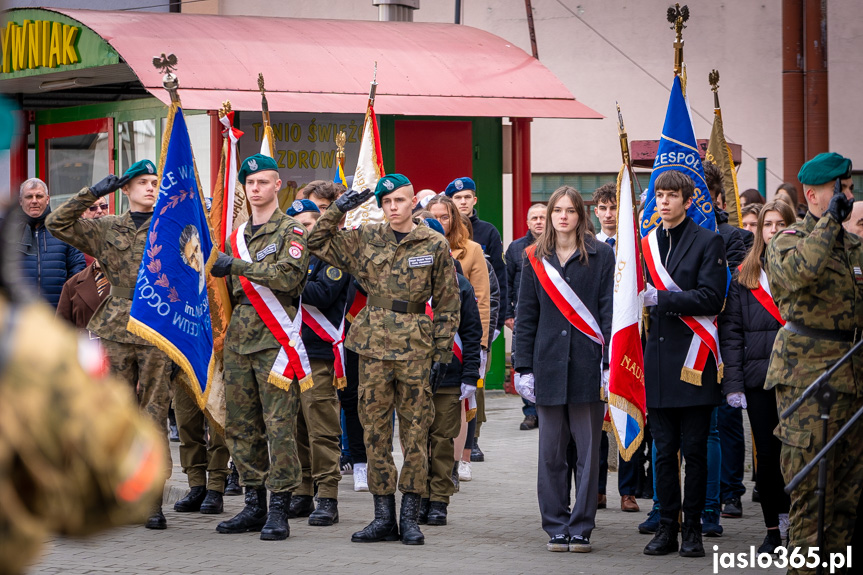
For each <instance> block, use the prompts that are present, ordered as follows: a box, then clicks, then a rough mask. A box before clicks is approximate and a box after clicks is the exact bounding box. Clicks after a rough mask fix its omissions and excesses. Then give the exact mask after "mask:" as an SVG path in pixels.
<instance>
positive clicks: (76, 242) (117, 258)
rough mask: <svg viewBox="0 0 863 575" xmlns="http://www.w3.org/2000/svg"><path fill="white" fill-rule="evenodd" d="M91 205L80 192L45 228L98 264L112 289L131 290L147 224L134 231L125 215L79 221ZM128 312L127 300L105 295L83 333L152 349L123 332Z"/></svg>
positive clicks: (87, 190) (91, 199)
mask: <svg viewBox="0 0 863 575" xmlns="http://www.w3.org/2000/svg"><path fill="white" fill-rule="evenodd" d="M95 201H96V196H95V195H93V194H92V193H91V192H90V188H84V189H82V190H81V191H80V192H78V193H77V194H75V195H74V196H72V197H71V198H70V199H69V200H67V201H66V202H65V203H64V204H63V205H62V206H60V207H59V208H57V209H56V210H53V211H52V212H51V213H50V214H49V215H48V217H47V218H46V220H45V225H46V226H47V227H48V229H49V230H51V233H52V234H54V237H56V238H59V239H61V240H63V241H64V242H66V243H67V244H70V245H72V246H75V247H76V248H78V249H79V250H81V251H82V252H84V253H85V254H87V255H90V256H93V257H94V258H96V259H97V260H99V265H100V266H101V267H102V272H103V273H104V274H105V278H106V279H107V280H108V281H109V282H110V283H111V285H112V286H117V287H121V288H130V289H133V288H134V287H135V281H136V280H137V278H138V268H140V267H141V260H142V259H143V258H144V248H145V247H146V243H147V231H148V230H149V228H150V224H149V221H148V222H146V223H144V224H142V225H141V227H140V228H136V227H135V223H134V222H133V221H132V216H131V214H130V213H129V212H126V213H125V214H123V215H122V216H105V217H103V218H100V219H98V220H82V219H81V214H83V213H84V212H85V211H86V210H87V208H89V207H90V206H92V205H93V202H95ZM131 309H132V300H131V299H126V298H122V297H114V296H112V295H108V297H106V298H105V300H104V301H103V302H102V304H101V305H100V306H99V309H97V310H96V312H95V313H94V314H93V317H92V318H90V323H89V324H88V325H87V329H89V330H90V331H92V332H93V333H95V334H96V335H98V336H99V337H101V338H103V339H109V340H111V341H117V342H120V343H131V344H136V345H153V344H151V343H150V342H148V341H146V340H144V339H143V338H140V337H138V336H137V335H132V334H131V333H129V332H128V331H126V324H127V323H129V311H130V310H131Z"/></svg>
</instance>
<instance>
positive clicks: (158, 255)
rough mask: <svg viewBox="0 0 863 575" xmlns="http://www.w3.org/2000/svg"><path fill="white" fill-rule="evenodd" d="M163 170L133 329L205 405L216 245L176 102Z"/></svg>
mask: <svg viewBox="0 0 863 575" xmlns="http://www.w3.org/2000/svg"><path fill="white" fill-rule="evenodd" d="M159 177H160V188H159V197H158V199H157V200H156V206H155V211H154V212H153V219H152V220H150V230H149V234H148V235H147V243H146V246H145V250H144V258H143V260H142V261H141V267H140V269H139V270H138V280H137V283H136V284H135V295H134V298H133V300H132V312H131V317H130V319H129V325H128V329H129V331H130V332H132V333H135V334H137V335H139V336H141V337H143V338H144V339H146V340H148V341H150V342H151V343H153V344H155V345H156V346H157V347H158V348H159V349H161V350H162V351H164V352H165V353H166V354H168V356H169V357H170V358H171V359H172V360H173V361H174V362H175V363H176V364H177V365H179V366H180V368H181V369H182V370H183V371H184V372H185V373H186V375H187V376H188V377H189V381H190V383H191V389H190V391H191V392H193V393H194V394H195V395H196V396H197V397H196V398H195V399H196V400H197V402H198V405H199V406H201V407H202V408H203V406H204V404H205V403H206V399H207V394H208V392H209V385H208V382H209V381H210V379H211V375H212V371H213V328H212V324H211V323H210V304H209V301H208V299H207V273H208V270H209V267H210V266H211V265H212V261H215V258H216V251H215V249H214V247H213V241H212V237H211V233H210V227H209V223H208V221H207V216H206V213H205V210H204V197H203V195H202V194H201V191H200V190H201V188H200V185H199V184H198V177H197V171H196V169H195V159H194V156H193V154H192V144H191V142H190V140H189V132H188V130H187V128H186V121H185V119H184V118H183V110H182V109H181V108H180V107H179V106H177V104H172V105H171V109H170V111H169V113H168V123H167V129H166V135H165V137H164V139H163V141H162V157H161V161H160V169H159Z"/></svg>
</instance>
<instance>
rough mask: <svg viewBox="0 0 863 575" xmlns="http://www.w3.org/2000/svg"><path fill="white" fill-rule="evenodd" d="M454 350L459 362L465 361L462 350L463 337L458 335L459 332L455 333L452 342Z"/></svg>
mask: <svg viewBox="0 0 863 575" xmlns="http://www.w3.org/2000/svg"><path fill="white" fill-rule="evenodd" d="M452 352H453V354H455V357H456V359H457V360H458V362H459V363H464V360H463V359H462V351H461V338H460V337H459V336H458V334H455V339H454V340H453V342H452Z"/></svg>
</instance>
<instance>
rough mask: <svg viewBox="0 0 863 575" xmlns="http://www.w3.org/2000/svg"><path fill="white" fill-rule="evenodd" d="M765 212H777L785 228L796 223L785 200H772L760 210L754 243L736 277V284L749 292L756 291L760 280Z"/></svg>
mask: <svg viewBox="0 0 863 575" xmlns="http://www.w3.org/2000/svg"><path fill="white" fill-rule="evenodd" d="M746 207H749V206H746ZM767 212H778V213H779V215H780V216H782V219H783V220H784V221H785V225H786V226H790V225H791V224H793V223H794V222H796V221H797V217H796V216H795V215H794V210H793V209H792V208H791V206H790V205H789V204H788V202H786V201H785V200H773V201H772V202H767V203H766V204H764V206H763V207H762V208H761V212H760V213H759V214H758V227H757V228H756V229H755V241H753V242H752V249H750V250H749V253H748V254H746V257H745V258H744V259H743V263H742V264H740V275H739V276H737V282H738V283H739V284H740V285H742V286H743V287H745V288H747V289H750V290H753V289H757V288H758V282H759V280H760V279H761V256H763V255H764V248H765V247H766V246H767V244H765V243H764V217H765V216H766V215H767Z"/></svg>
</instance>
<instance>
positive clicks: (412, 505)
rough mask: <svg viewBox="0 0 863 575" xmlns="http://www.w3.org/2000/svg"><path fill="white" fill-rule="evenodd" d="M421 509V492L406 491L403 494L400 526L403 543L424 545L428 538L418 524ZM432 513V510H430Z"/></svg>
mask: <svg viewBox="0 0 863 575" xmlns="http://www.w3.org/2000/svg"><path fill="white" fill-rule="evenodd" d="M419 511H420V496H419V493H405V494H404V495H402V509H401V513H400V514H399V527H400V528H401V529H400V531H399V533H401V537H402V543H404V544H405V545H422V544H423V543H425V541H426V538H425V536H424V535H423V534H422V531H420V526H419V525H417V515H419ZM429 515H431V511H429Z"/></svg>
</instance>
